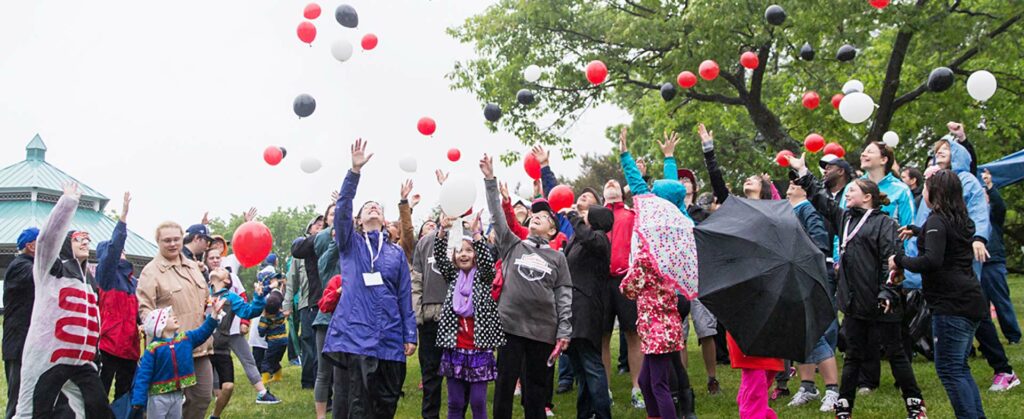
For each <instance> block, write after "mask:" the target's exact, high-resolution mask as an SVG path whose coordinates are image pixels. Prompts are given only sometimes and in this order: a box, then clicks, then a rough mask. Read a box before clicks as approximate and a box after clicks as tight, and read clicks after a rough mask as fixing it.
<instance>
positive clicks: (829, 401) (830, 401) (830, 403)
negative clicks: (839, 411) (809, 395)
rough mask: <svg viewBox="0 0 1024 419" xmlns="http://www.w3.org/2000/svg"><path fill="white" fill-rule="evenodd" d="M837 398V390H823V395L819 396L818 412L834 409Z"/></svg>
mask: <svg viewBox="0 0 1024 419" xmlns="http://www.w3.org/2000/svg"><path fill="white" fill-rule="evenodd" d="M838 400H839V392H836V391H832V390H825V397H822V398H821V408H820V409H818V411H820V412H831V411H833V410H835V409H836V401H838Z"/></svg>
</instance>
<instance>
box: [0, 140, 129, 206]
mask: <svg viewBox="0 0 1024 419" xmlns="http://www.w3.org/2000/svg"><path fill="white" fill-rule="evenodd" d="M25 150H26V159H25V160H24V161H22V162H19V163H15V164H13V165H10V166H7V167H5V168H3V169H0V192H33V191H35V192H51V193H53V194H55V195H57V196H60V195H61V193H62V191H63V190H64V183H66V182H75V183H77V184H78V188H79V190H81V191H82V198H84V199H86V200H92V201H98V202H99V204H100V211H102V210H103V208H104V207H106V205H107V202H109V201H110V198H107V197H106V196H104V195H103V194H101V193H99V191H97V190H95V189H93V188H90V187H89V186H87V185H85V184H83V183H82V182H80V181H78V179H75V178H74V177H72V176H71V175H68V174H67V173H64V171H62V170H60V169H58V168H56V167H54V166H53V165H51V164H50V163H47V162H46V159H45V157H46V144H43V139H42V138H39V135H36V136H35V137H33V138H32V141H30V142H29V143H28V145H27V146H26V147H25Z"/></svg>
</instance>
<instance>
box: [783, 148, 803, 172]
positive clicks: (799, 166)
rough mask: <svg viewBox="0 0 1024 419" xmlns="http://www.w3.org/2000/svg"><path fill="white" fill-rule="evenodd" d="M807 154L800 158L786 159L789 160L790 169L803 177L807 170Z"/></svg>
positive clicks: (791, 157) (789, 157)
mask: <svg viewBox="0 0 1024 419" xmlns="http://www.w3.org/2000/svg"><path fill="white" fill-rule="evenodd" d="M805 154H806V153H800V157H797V156H786V159H787V160H789V167H790V168H791V169H793V170H794V171H796V172H797V173H799V174H801V175H803V174H804V173H805V171H806V169H807V163H806V161H805V160H804V159H805Z"/></svg>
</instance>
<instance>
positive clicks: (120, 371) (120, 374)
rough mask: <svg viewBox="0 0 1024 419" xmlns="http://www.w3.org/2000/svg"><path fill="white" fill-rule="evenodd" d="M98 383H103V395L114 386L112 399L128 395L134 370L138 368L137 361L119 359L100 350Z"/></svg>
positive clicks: (133, 377)
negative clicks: (115, 381)
mask: <svg viewBox="0 0 1024 419" xmlns="http://www.w3.org/2000/svg"><path fill="white" fill-rule="evenodd" d="M100 360H101V361H102V362H101V364H100V381H102V382H103V391H104V394H110V385H111V384H114V380H115V379H116V380H117V383H116V384H114V398H113V399H112V400H117V399H119V398H120V397H121V396H123V395H125V394H127V393H128V391H130V390H131V388H132V381H133V380H134V379H135V369H136V368H138V366H139V364H138V361H133V360H130V359H125V358H119V357H116V356H114V355H111V354H109V353H107V352H106V351H103V350H100Z"/></svg>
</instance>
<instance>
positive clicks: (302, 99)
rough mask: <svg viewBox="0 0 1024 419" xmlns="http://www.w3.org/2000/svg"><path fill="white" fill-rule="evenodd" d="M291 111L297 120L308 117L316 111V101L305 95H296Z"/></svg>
mask: <svg viewBox="0 0 1024 419" xmlns="http://www.w3.org/2000/svg"><path fill="white" fill-rule="evenodd" d="M292 110H294V111H295V114H296V115H298V116H299V118H305V117H307V116H310V115H312V114H313V111H315V110H316V99H313V96H310V95H307V94H305V93H303V94H301V95H298V96H296V97H295V102H293V103H292Z"/></svg>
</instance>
